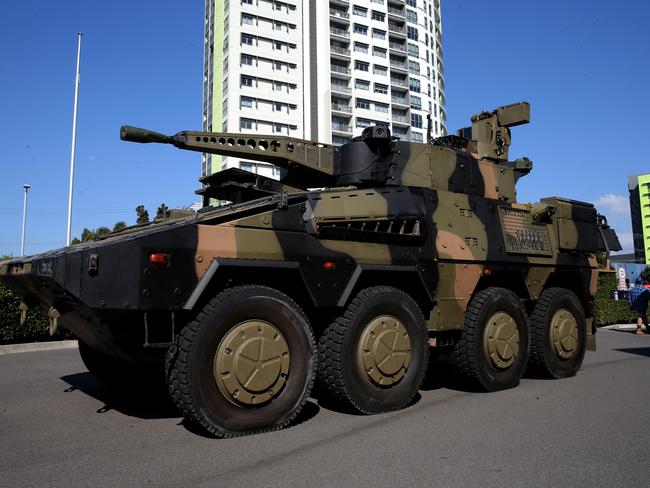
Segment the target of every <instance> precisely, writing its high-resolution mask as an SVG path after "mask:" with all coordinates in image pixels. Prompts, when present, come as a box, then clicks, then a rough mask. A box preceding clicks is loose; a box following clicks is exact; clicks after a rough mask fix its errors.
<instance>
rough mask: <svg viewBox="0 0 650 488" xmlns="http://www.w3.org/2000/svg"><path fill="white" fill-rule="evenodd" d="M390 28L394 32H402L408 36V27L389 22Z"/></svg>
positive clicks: (401, 33)
mask: <svg viewBox="0 0 650 488" xmlns="http://www.w3.org/2000/svg"><path fill="white" fill-rule="evenodd" d="M388 30H389V31H390V32H392V33H394V34H400V35H403V36H404V37H406V27H400V26H399V25H395V24H388Z"/></svg>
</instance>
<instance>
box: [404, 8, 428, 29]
mask: <svg viewBox="0 0 650 488" xmlns="http://www.w3.org/2000/svg"><path fill="white" fill-rule="evenodd" d="M406 20H408V21H409V22H414V23H416V24H417V23H418V14H417V12H413V10H409V9H406ZM424 25H425V26H426V24H424Z"/></svg>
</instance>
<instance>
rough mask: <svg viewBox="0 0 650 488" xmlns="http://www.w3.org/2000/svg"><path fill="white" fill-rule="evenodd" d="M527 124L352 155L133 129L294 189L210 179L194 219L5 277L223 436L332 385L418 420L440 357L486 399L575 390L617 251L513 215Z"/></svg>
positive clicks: (586, 213) (523, 214) (591, 236)
mask: <svg viewBox="0 0 650 488" xmlns="http://www.w3.org/2000/svg"><path fill="white" fill-rule="evenodd" d="M529 118H530V108H529V105H528V104H527V103H525V102H522V103H517V104H513V105H509V106H505V107H501V108H498V109H497V110H494V111H492V112H481V113H479V114H477V115H474V116H473V117H472V125H471V127H468V128H465V129H462V130H460V131H459V133H458V135H454V136H444V137H438V138H436V139H430V140H429V141H428V143H426V144H416V143H411V142H406V141H401V140H399V139H397V138H394V137H391V134H390V131H389V129H388V128H387V127H381V126H375V127H369V128H367V129H365V130H364V132H363V134H362V135H361V136H359V137H355V138H353V139H352V140H351V141H350V142H349V143H347V144H344V145H343V146H340V147H333V146H329V145H326V144H318V143H315V142H310V141H305V140H298V139H292V138H287V137H276V136H257V135H250V134H229V133H205V132H180V133H178V134H176V135H173V136H166V135H163V134H159V133H155V132H150V131H147V130H144V129H137V128H133V127H128V126H125V127H122V129H121V138H122V139H123V140H126V141H133V142H141V143H150V142H157V143H165V144H172V145H174V146H176V147H177V148H180V149H186V150H190V151H198V152H202V153H208V154H219V155H222V156H227V157H236V158H242V159H247V160H257V161H264V162H268V163H272V164H274V165H276V166H278V167H280V168H281V172H280V179H279V181H276V180H273V179H269V178H265V177H263V176H260V175H257V174H254V173H249V172H246V171H241V170H239V169H227V170H224V171H220V172H217V173H214V174H211V175H208V176H204V177H203V178H201V183H202V187H201V189H200V190H199V191H198V193H199V194H200V195H201V196H202V198H203V202H204V207H203V208H202V209H201V210H200V211H199V212H197V213H196V214H193V215H190V216H185V217H182V218H179V219H170V220H163V221H158V222H154V223H151V224H148V225H139V226H135V227H131V228H127V229H125V230H122V231H120V232H117V233H113V234H109V235H108V236H106V237H105V238H103V239H102V240H100V241H98V242H89V243H83V244H79V245H76V246H71V247H66V248H63V249H59V250H56V251H51V252H47V253H43V254H39V255H35V256H32V257H27V258H21V259H14V260H11V261H5V262H3V263H1V264H0V279H1V280H2V282H3V283H5V284H6V285H7V286H9V287H11V288H12V289H14V290H15V291H16V292H17V293H19V294H20V295H21V296H22V297H23V300H24V305H23V307H22V308H23V309H26V308H27V307H39V308H41V309H42V310H44V311H46V312H48V314H49V316H50V318H51V322H52V326H53V327H56V326H57V323H58V322H59V321H60V322H61V323H62V325H64V326H65V327H67V328H68V329H70V330H71V331H72V332H73V333H74V334H75V335H76V336H77V337H78V338H79V347H80V351H81V355H82V358H83V360H84V362H85V363H86V365H87V367H88V368H89V370H90V371H91V372H92V373H93V374H95V375H96V376H97V377H99V378H100V379H102V380H104V381H105V382H109V383H113V384H117V385H119V384H121V383H122V382H125V381H126V380H127V379H128V380H132V379H133V378H142V381H146V379H145V378H147V377H146V376H141V375H140V373H142V372H144V371H147V370H149V369H152V368H155V367H159V368H160V369H161V370H162V369H163V364H164V370H165V378H166V382H167V384H168V388H169V392H170V395H171V397H172V399H173V401H174V402H175V404H176V405H177V406H178V407H179V409H180V410H181V411H182V413H183V415H184V416H185V418H186V419H187V420H189V421H191V422H193V423H195V424H198V425H200V426H201V427H203V428H204V429H205V430H206V431H208V432H210V433H211V434H213V435H215V436H233V435H240V434H244V433H251V432H260V431H265V430H273V429H277V428H281V427H283V426H285V425H287V424H288V423H289V422H290V421H291V420H292V419H294V418H295V417H296V415H297V414H298V412H299V411H300V409H301V408H302V406H303V405H304V404H305V401H306V399H307V397H308V395H309V394H310V391H311V389H312V385H313V384H314V380H315V378H316V375H318V378H319V381H320V382H321V383H322V393H321V394H322V395H329V396H330V397H333V398H335V399H337V400H339V401H341V402H344V403H346V404H348V405H349V406H350V407H351V408H353V409H356V410H357V411H359V412H362V413H366V414H373V413H379V412H385V411H389V410H395V409H399V408H402V407H405V406H407V405H408V404H409V402H411V401H412V400H413V398H414V397H415V395H416V393H417V391H418V388H419V387H420V385H421V383H422V381H423V378H424V375H425V371H426V368H427V362H428V354H429V350H430V348H431V347H446V348H448V351H449V355H450V358H451V363H452V364H453V365H454V367H455V368H456V370H457V371H458V372H459V373H460V374H461V375H463V376H464V377H466V379H467V380H468V381H469V382H473V383H474V384H475V385H476V386H478V387H480V388H482V389H484V390H488V391H494V390H500V389H504V388H510V387H513V386H515V385H517V384H518V383H519V380H520V378H521V377H522V375H523V374H524V372H525V371H526V370H527V369H528V370H529V371H535V372H536V374H542V375H546V376H548V377H552V378H562V377H567V376H571V375H574V374H575V373H576V372H577V370H578V369H579V368H580V365H581V363H582V360H583V357H584V354H585V349H587V348H591V347H594V346H595V341H594V334H595V332H596V328H595V323H594V314H593V300H594V295H595V293H596V284H597V276H598V266H597V261H596V254H597V253H599V252H608V251H610V250H618V249H620V244H619V243H618V239H617V237H616V234H615V233H614V231H613V230H612V229H611V228H610V227H609V226H608V225H607V222H606V220H605V218H604V217H602V216H600V215H598V214H597V212H596V209H595V208H594V206H593V205H591V204H589V203H584V202H579V201H574V200H569V199H566V198H559V197H550V198H543V199H541V201H540V202H537V203H534V204H522V203H518V202H517V199H516V189H515V184H516V182H517V180H518V179H519V178H521V177H523V176H525V175H527V174H528V173H529V172H530V171H531V169H532V163H531V161H530V160H528V159H526V158H520V159H515V160H511V159H510V158H509V156H508V149H509V146H510V141H511V139H510V137H511V132H510V128H511V127H514V126H517V125H520V124H524V123H527V122H528V121H529ZM224 201H227V202H230V203H229V204H226V205H216V202H224Z"/></svg>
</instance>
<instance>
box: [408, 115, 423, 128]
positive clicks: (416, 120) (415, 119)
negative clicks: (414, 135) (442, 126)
mask: <svg viewBox="0 0 650 488" xmlns="http://www.w3.org/2000/svg"><path fill="white" fill-rule="evenodd" d="M411 126H412V127H417V128H418V129H421V128H422V116H421V115H420V114H411Z"/></svg>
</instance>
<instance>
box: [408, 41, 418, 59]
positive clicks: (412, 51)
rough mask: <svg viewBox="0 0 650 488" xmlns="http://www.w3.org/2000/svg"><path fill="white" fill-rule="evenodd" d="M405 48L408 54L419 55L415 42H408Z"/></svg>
mask: <svg viewBox="0 0 650 488" xmlns="http://www.w3.org/2000/svg"><path fill="white" fill-rule="evenodd" d="M406 50H407V51H408V53H409V54H412V55H413V56H419V55H420V48H419V47H418V46H417V44H411V43H410V42H409V43H408V45H407V46H406Z"/></svg>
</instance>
